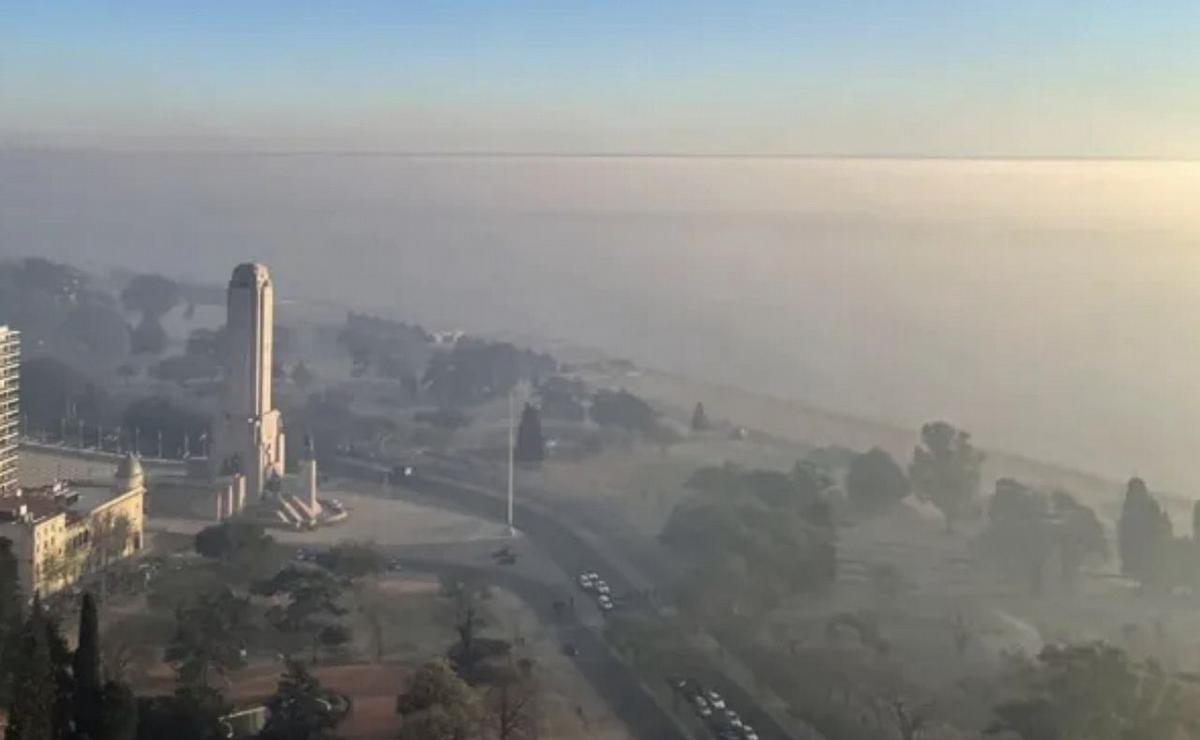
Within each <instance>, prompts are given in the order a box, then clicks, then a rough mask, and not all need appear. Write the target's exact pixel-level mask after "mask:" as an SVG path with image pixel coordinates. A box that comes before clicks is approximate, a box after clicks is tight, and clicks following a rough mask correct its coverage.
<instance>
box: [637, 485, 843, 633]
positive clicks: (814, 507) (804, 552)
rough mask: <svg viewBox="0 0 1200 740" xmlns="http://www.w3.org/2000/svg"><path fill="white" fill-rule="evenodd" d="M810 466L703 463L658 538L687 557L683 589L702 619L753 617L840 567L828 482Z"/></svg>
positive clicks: (826, 580)
mask: <svg viewBox="0 0 1200 740" xmlns="http://www.w3.org/2000/svg"><path fill="white" fill-rule="evenodd" d="M828 485H829V479H828V477H826V476H825V475H824V474H823V473H821V472H820V471H819V470H817V469H816V468H815V467H813V466H810V465H797V466H796V468H794V469H793V470H792V472H791V473H790V474H789V473H782V472H778V471H773V470H746V469H743V468H740V467H738V466H735V465H725V466H722V467H717V468H712V467H710V468H701V469H700V470H697V471H696V472H695V473H694V474H693V475H692V477H691V478H690V479H689V481H688V483H687V486H688V488H690V489H691V490H692V493H691V494H689V495H688V496H687V497H686V498H685V499H684V500H683V501H681V502H680V503H679V505H678V506H676V508H675V510H674V511H673V512H672V513H671V516H670V518H669V519H668V520H667V523H666V525H665V526H664V527H663V530H662V533H661V534H660V536H659V539H660V540H661V541H662V542H663V544H665V545H667V546H668V547H670V548H671V549H672V550H675V551H676V552H677V553H679V554H680V555H681V556H682V557H683V558H684V559H685V561H686V562H688V563H690V564H691V566H692V567H691V569H690V572H689V574H688V576H687V577H686V578H685V579H684V580H683V583H682V588H681V593H680V596H681V598H683V600H684V601H685V602H687V603H688V605H689V607H690V610H691V611H693V612H694V613H695V614H696V615H699V616H701V617H702V618H705V619H718V620H729V619H734V618H757V617H760V616H763V615H765V614H766V613H768V612H769V611H770V610H771V609H773V608H775V607H776V606H777V605H778V604H779V603H780V602H781V601H782V600H783V599H784V598H786V597H788V596H790V595H792V594H796V593H805V592H819V591H822V590H823V589H825V588H827V587H828V586H829V585H830V584H832V583H833V579H834V577H835V575H836V572H837V558H836V546H835V532H834V527H833V522H832V516H831V513H830V509H829V503H828V501H827V500H826V489H827V488H828Z"/></svg>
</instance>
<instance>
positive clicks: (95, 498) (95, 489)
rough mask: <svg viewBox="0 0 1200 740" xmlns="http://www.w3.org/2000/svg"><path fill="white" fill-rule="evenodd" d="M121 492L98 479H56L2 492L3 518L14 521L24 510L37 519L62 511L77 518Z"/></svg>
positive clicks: (0, 503)
mask: <svg viewBox="0 0 1200 740" xmlns="http://www.w3.org/2000/svg"><path fill="white" fill-rule="evenodd" d="M119 495H123V493H118V492H117V491H114V490H113V487H112V486H111V485H109V484H107V483H100V482H98V481H56V482H54V483H52V484H50V485H47V486H37V487H32V488H23V489H21V490H20V492H19V493H15V494H12V495H8V496H0V522H11V521H14V520H16V519H18V518H20V516H21V513H22V511H23V512H24V513H25V514H26V515H28V516H29V517H30V519H31V520H32V521H34V522H40V521H42V520H45V519H49V518H51V517H54V516H57V515H58V514H60V513H63V514H66V515H67V519H68V520H69V521H72V522H74V521H78V520H80V519H82V518H83V517H85V516H87V514H88V512H91V511H94V510H95V509H97V508H99V507H100V506H101V505H103V504H105V503H107V502H108V501H111V500H112V499H114V498H117V496H119ZM22 507H24V509H22Z"/></svg>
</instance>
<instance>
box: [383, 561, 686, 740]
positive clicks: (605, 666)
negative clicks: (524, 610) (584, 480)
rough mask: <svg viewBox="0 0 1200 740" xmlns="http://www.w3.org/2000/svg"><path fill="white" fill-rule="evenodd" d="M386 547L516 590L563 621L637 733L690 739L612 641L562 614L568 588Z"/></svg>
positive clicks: (591, 674) (412, 564) (599, 685)
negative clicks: (558, 610) (557, 609)
mask: <svg viewBox="0 0 1200 740" xmlns="http://www.w3.org/2000/svg"><path fill="white" fill-rule="evenodd" d="M385 551H387V552H388V553H389V554H390V555H393V556H394V557H395V558H396V560H398V561H399V562H400V563H401V564H402V565H403V566H404V567H405V568H412V569H414V570H420V571H423V572H429V573H435V574H438V575H447V576H451V577H456V578H464V579H467V578H472V579H478V580H481V581H486V582H488V583H491V584H494V585H496V586H499V587H500V588H503V589H505V590H508V591H511V592H513V593H515V594H516V595H517V596H519V597H520V598H521V599H522V600H523V601H524V602H525V603H526V604H528V605H529V606H530V607H531V608H532V609H533V610H534V611H535V612H536V613H537V615H538V618H539V619H541V620H542V622H543V623H545V624H552V625H557V627H558V638H559V642H560V643H567V642H569V643H571V644H573V645H574V646H575V648H576V650H577V654H576V655H574V656H573V657H572V660H573V661H574V662H575V665H576V666H577V667H578V668H579V671H580V673H582V674H583V675H584V677H585V678H586V679H587V680H588V682H590V683H591V684H592V686H593V687H595V689H596V691H597V692H598V693H599V694H600V695H601V696H602V697H603V698H604V700H605V701H606V702H607V703H608V705H609V707H611V708H612V710H613V713H614V714H616V715H617V716H618V717H620V718H621V720H622V721H624V722H625V724H626V725H627V726H628V727H629V729H630V731H631V732H633V734H634V735H636V736H637V737H639V738H642V739H643V740H687V736H686V735H685V734H684V733H683V732H681V731H680V729H679V726H678V725H677V724H676V723H675V721H674V720H673V719H672V718H671V717H670V716H669V715H668V714H667V713H666V712H665V711H664V710H663V709H662V708H661V707H660V706H659V705H658V704H657V703H656V702H655V701H654V699H653V698H651V696H650V695H649V694H648V693H647V692H646V690H645V689H644V688H643V687H642V685H641V683H640V682H639V680H638V678H637V676H635V675H634V674H633V673H632V671H631V670H630V668H629V667H628V666H627V665H626V664H625V663H624V662H622V661H621V660H620V659H619V658H617V657H616V656H615V655H613V653H612V649H611V648H610V647H609V645H608V643H607V642H605V641H604V639H603V638H602V637H601V636H600V635H599V634H597V632H596V631H595V630H592V629H589V628H588V627H587V626H585V625H584V624H582V623H581V622H580V621H579V620H578V619H577V618H576V616H575V615H574V614H573V613H571V611H570V610H565V611H563V612H562V613H561V614H560V613H556V612H555V610H554V608H553V604H554V602H556V601H564V602H565V601H566V600H567V598H568V597H569V595H568V594H566V593H564V592H563V591H562V590H559V589H556V588H554V587H553V586H550V585H548V584H546V583H544V582H542V581H538V580H534V579H532V578H526V577H524V576H521V575H519V574H517V573H515V572H513V571H511V570H505V569H500V568H479V567H474V566H469V565H461V564H457V563H450V562H446V561H444V560H440V559H436V558H428V557H417V556H407V555H405V549H404V548H390V549H389V548H385Z"/></svg>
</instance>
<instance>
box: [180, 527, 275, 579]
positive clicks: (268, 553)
mask: <svg viewBox="0 0 1200 740" xmlns="http://www.w3.org/2000/svg"><path fill="white" fill-rule="evenodd" d="M194 545H195V549H196V552H197V553H199V554H200V555H203V556H204V557H206V558H209V559H212V560H216V561H218V562H220V563H221V565H222V566H223V571H224V572H225V574H226V577H228V578H230V579H232V580H235V581H239V582H243V583H244V582H246V581H248V580H252V579H254V578H260V577H263V576H266V575H269V574H271V573H273V572H275V570H276V569H277V568H278V567H279V565H280V563H281V561H282V559H283V557H284V556H283V554H282V553H281V552H280V551H279V549H278V548H276V547H275V540H274V538H272V537H271V536H270V535H268V534H266V532H265V530H264V529H263V527H262V525H261V524H256V523H254V522H245V521H225V522H221V523H220V524H214V525H212V526H208V527H205V528H204V529H202V530H200V531H199V532H197V533H196V538H195V542H194Z"/></svg>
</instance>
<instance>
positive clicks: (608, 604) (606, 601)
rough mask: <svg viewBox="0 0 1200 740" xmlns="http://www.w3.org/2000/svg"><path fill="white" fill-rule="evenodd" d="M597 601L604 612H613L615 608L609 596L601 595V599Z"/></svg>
mask: <svg viewBox="0 0 1200 740" xmlns="http://www.w3.org/2000/svg"><path fill="white" fill-rule="evenodd" d="M597 601H598V602H599V604H600V608H601V609H603V610H604V611H606V612H607V611H612V608H613V603H612V599H610V598H608V597H607V596H605V595H603V594H601V595H600V598H599V599H597Z"/></svg>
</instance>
